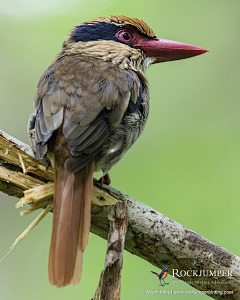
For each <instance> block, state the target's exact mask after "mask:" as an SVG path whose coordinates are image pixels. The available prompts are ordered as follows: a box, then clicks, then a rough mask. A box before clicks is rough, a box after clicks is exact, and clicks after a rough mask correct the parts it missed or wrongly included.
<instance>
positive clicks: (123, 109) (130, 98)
mask: <svg viewBox="0 0 240 300" xmlns="http://www.w3.org/2000/svg"><path fill="white" fill-rule="evenodd" d="M205 52H207V50H206V49H204V48H201V47H197V46H192V45H188V44H183V43H179V42H174V41H170V40H165V39H158V38H157V37H156V36H155V34H154V32H153V30H152V29H151V28H150V27H149V26H148V25H147V24H146V23H145V22H144V21H142V20H138V19H136V18H128V17H125V16H109V17H99V18H97V19H94V20H90V21H87V22H83V23H80V24H78V25H76V26H75V27H74V28H73V29H72V31H70V33H69V34H68V35H67V37H66V39H65V41H64V42H63V45H62V50H61V51H60V52H59V53H58V54H57V56H56V57H55V59H54V61H53V62H52V64H51V65H50V66H49V67H48V68H47V70H46V71H45V72H44V73H43V75H42V77H41V78H40V80H39V83H38V85H37V93H36V96H35V99H34V108H35V113H34V115H33V118H32V120H31V121H30V123H29V124H30V125H29V129H34V130H35V152H36V157H37V159H42V158H46V157H47V159H48V161H49V163H50V164H51V166H52V167H54V170H55V171H54V173H55V175H54V206H53V224H52V237H51V245H50V252H49V264H48V274H49V282H50V284H51V285H56V286H57V287H64V286H67V285H69V284H71V285H77V284H78V283H79V282H80V279H81V273H82V260H83V252H84V249H85V247H86V245H87V243H88V236H89V230H90V224H91V195H92V188H93V172H97V171H102V173H103V176H102V177H101V179H100V181H101V182H102V183H105V184H110V177H109V174H108V172H109V170H110V169H111V168H112V166H114V165H115V164H116V163H117V162H118V161H119V160H120V159H121V158H122V157H123V156H124V154H125V153H126V151H127V150H128V149H129V148H130V147H131V146H132V145H133V143H134V142H135V141H136V140H137V139H138V137H139V136H140V135H141V133H142V132H143V130H144V127H145V124H146V121H147V118H148V113H149V84H148V81H147V78H146V70H147V68H148V67H149V66H150V65H151V64H157V63H161V62H165V61H172V60H178V59H184V58H188V57H192V56H196V55H199V54H203V53H205Z"/></svg>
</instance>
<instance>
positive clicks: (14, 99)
mask: <svg viewBox="0 0 240 300" xmlns="http://www.w3.org/2000/svg"><path fill="white" fill-rule="evenodd" d="M239 12H240V2H239V1H237V0H232V1H226V0H225V1H224V0H210V1H204V0H203V1H199V0H191V1H190V0H186V1H181V0H175V1H174V0H172V1H165V0H148V1H143V0H141V1H140V0H139V1H133V0H128V1H125V0H118V1H116V0H111V1H109V0H102V1H97V0H87V1H81V0H78V1H75V0H68V1H66V0H61V1H57V0H48V1H46V0H43V1H31V0H24V1H23V0H22V1H20V0H8V1H6V0H2V1H1V3H0V26H1V30H0V41H1V42H0V103H1V105H0V129H2V130H4V131H6V132H7V133H9V134H11V135H13V136H15V137H16V138H18V139H20V140H22V141H24V142H26V143H29V140H28V136H27V132H26V124H27V121H28V117H29V114H30V113H31V112H32V103H33V98H34V95H35V91H36V85H37V82H38V80H39V78H40V76H41V75H42V73H43V72H44V70H45V69H46V68H47V67H48V66H49V64H50V63H51V61H52V60H53V58H54V56H55V55H56V54H57V53H58V52H59V51H60V49H61V43H62V41H63V40H64V37H65V36H66V35H67V33H68V31H69V30H70V29H71V28H73V26H75V24H76V23H78V22H82V21H86V20H89V19H93V18H96V17H98V16H107V15H110V14H112V15H115V14H116V15H121V14H123V15H127V16H129V17H137V18H139V19H143V20H144V21H145V22H147V23H148V24H149V25H150V27H152V28H153V29H154V31H155V33H156V35H157V36H158V37H161V38H167V39H172V40H177V41H181V42H185V43H190V44H193V45H198V46H202V47H204V48H206V49H208V50H209V53H206V54H204V55H201V56H199V57H195V58H192V59H188V60H182V61H177V62H171V63H164V64H159V65H154V66H151V67H150V69H149V70H148V73H147V75H148V79H149V81H150V83H151V107H150V116H149V121H148V123H147V127H146V129H145V132H144V133H143V135H142V137H141V138H140V139H139V141H138V142H137V143H136V144H135V145H134V146H133V148H132V149H131V150H130V151H129V152H128V153H127V154H126V156H125V157H124V159H123V160H122V161H121V162H120V163H119V164H118V165H117V166H115V167H114V168H113V169H112V170H111V172H110V175H111V179H112V186H113V187H115V188H117V189H119V190H121V191H122V192H124V193H126V194H129V195H131V196H132V197H134V198H136V199H138V200H139V201H142V202H144V203H146V204H148V205H149V206H151V207H153V208H155V209H156V210H158V211H160V212H161V213H163V214H164V215H166V216H168V217H169V218H172V219H174V220H176V221H177V222H179V223H181V224H183V225H184V226H186V227H187V228H190V229H192V230H194V231H196V232H197V233H199V234H200V235H203V236H204V237H206V238H207V239H209V240H211V241H213V242H214V243H216V244H218V245H220V246H222V247H224V248H226V249H228V250H229V251H231V252H233V253H234V254H236V255H240V250H239V249H240V238H239V209H240V201H239V194H240V184H239V183H240V138H239V129H240V123H239V117H240V113H239V110H240V101H239V94H240V90H239V75H240V74H239V72H240V59H239V46H240V36H239V35H240V34H239ZM16 200H17V199H16V198H12V197H8V196H6V195H4V194H2V193H1V194H0V201H1V210H0V238H1V243H0V256H3V255H4V254H5V253H6V252H7V251H8V248H9V247H10V245H11V244H12V243H13V241H14V240H15V238H16V237H18V236H19V235H20V234H21V233H22V231H23V230H24V229H25V228H26V227H27V226H28V224H29V223H30V222H31V221H32V220H33V219H34V218H35V217H36V215H37V214H38V213H35V214H31V215H28V216H26V217H24V218H20V217H19V210H15V208H14V204H15V203H16ZM51 222H52V215H51V214H49V215H48V216H47V217H46V218H45V219H44V220H43V221H42V222H41V223H40V224H39V225H38V226H37V227H36V228H35V229H34V231H32V232H31V233H30V234H29V236H28V237H27V238H26V239H24V240H23V241H22V242H21V243H20V244H19V245H18V246H17V247H16V248H15V249H14V251H12V252H11V254H10V255H9V256H8V257H6V258H5V259H4V260H3V261H2V262H1V263H0V299H1V300H10V299H11V300H12V299H16V300H23V299H24V300H40V299H41V300H43V299H44V300H48V299H59V300H63V299H71V300H73V299H84V300H85V299H91V297H92V296H93V294H94V291H95V289H96V286H97V283H98V280H99V275H100V272H101V270H102V269H103V265H104V257H105V251H106V242H105V241H104V240H102V239H101V238H99V237H97V236H95V235H93V234H90V240H89V244H88V246H87V249H86V251H85V254H84V266H83V276H82V281H81V283H80V285H79V286H77V287H67V288H64V289H57V288H55V287H52V286H50V285H49V283H48V275H47V263H48V251H49V245H50V236H51ZM151 270H152V271H158V270H157V269H156V268H155V267H154V266H152V265H150V264H149V263H148V262H146V261H143V260H141V259H140V258H138V257H135V256H133V255H131V254H129V253H127V252H125V253H124V268H123V272H122V290H121V294H122V299H124V300H125V299H127V300H128V299H150V298H151V299H155V298H159V297H160V295H142V294H141V290H147V289H148V290H151V289H152V290H159V288H160V287H159V282H158V279H157V278H156V277H155V276H154V275H153V274H151V273H150V271H151ZM166 281H167V282H170V285H168V287H166V290H171V289H172V290H193V288H192V287H191V286H188V285H187V284H173V279H172V278H171V276H168V277H167V279H166ZM191 297H194V299H195V300H197V299H207V296H200V295H199V296H191V295H188V296H186V295H183V296H175V297H174V296H161V298H162V299H165V298H166V299H188V298H191Z"/></svg>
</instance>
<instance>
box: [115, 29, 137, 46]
mask: <svg viewBox="0 0 240 300" xmlns="http://www.w3.org/2000/svg"><path fill="white" fill-rule="evenodd" d="M116 37H117V38H118V39H119V40H120V41H122V42H125V43H130V42H131V41H132V39H133V36H132V34H131V32H129V31H126V30H121V31H119V32H118V33H117V34H116Z"/></svg>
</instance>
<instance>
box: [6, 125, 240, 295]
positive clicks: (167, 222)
mask: <svg viewBox="0 0 240 300" xmlns="http://www.w3.org/2000/svg"><path fill="white" fill-rule="evenodd" d="M19 155H20V157H19ZM20 158H21V159H20ZM23 170H25V173H26V174H23ZM52 181H53V169H52V168H47V167H46V165H44V163H43V162H39V161H37V160H36V159H35V158H34V155H33V152H32V150H31V148H30V146H28V145H26V144H24V143H22V142H20V141H18V140H16V139H14V138H13V137H10V136H8V135H7V134H6V133H4V132H1V131H0V190H1V191H3V192H4V193H7V194H9V195H11V196H16V197H19V198H20V197H22V194H23V192H24V191H25V190H28V189H32V190H30V191H29V190H28V191H26V193H25V197H24V198H23V200H22V201H20V205H23V204H24V203H27V204H30V205H31V206H32V207H31V209H30V210H31V211H32V210H35V209H37V208H40V207H42V208H46V206H47V205H48V204H51V203H52V195H53V183H52ZM46 182H48V183H46ZM39 189H41V192H40V193H39ZM41 195H42V196H41ZM119 201H126V202H127V206H128V217H129V222H128V231H127V234H126V240H125V249H126V250H127V251H129V252H130V253H132V254H135V255H137V256H139V257H140V258H142V259H144V260H146V261H148V262H150V263H151V264H152V265H154V266H156V267H157V268H162V267H163V266H164V265H167V264H168V265H171V268H170V269H169V273H170V274H173V269H174V270H176V269H177V270H178V275H180V271H182V273H181V274H182V275H183V276H182V277H181V278H179V279H181V280H183V281H186V282H188V283H189V282H190V281H191V283H190V285H191V286H193V287H195V288H196V289H198V290H200V291H206V293H209V294H208V295H209V296H210V297H212V298H214V299H240V258H239V257H238V256H236V255H234V254H232V253H230V252H229V251H227V250H226V249H224V248H221V247H219V246H217V245H215V244H214V243H212V242H210V241H209V240H207V239H205V238H204V237H202V236H200V235H198V234H197V233H195V232H193V231H191V230H189V229H187V228H185V227H184V226H182V225H181V224H179V223H177V222H175V221H173V220H171V219H169V218H167V217H166V216H164V215H162V214H161V213H159V212H157V211H156V210H154V209H152V208H151V207H149V206H147V205H146V204H144V203H141V202H139V201H137V200H135V199H133V198H131V197H129V196H127V195H125V194H123V193H122V192H120V191H117V190H115V189H113V188H112V187H110V186H106V185H103V187H100V186H99V185H98V183H97V182H96V181H94V191H93V197H92V225H91V232H93V233H95V234H97V235H98V236H100V237H102V238H104V239H107V238H108V231H109V221H108V214H109V212H110V209H111V205H115V204H116V203H117V202H119ZM184 270H185V271H187V270H192V271H194V272H195V273H194V272H188V274H189V275H190V276H184V275H185V273H184ZM203 270H204V271H205V274H204V272H203ZM207 270H208V274H207V275H206V271H207ZM201 271H202V272H201ZM209 271H211V273H210V272H209ZM227 272H229V276H226V275H228V273H227ZM194 274H195V275H196V274H197V275H199V276H193V275H194ZM204 275H205V276H204ZM175 276H176V277H177V275H176V271H175ZM177 278H178V277H177ZM203 282H204V284H203ZM206 282H207V284H206ZM212 291H223V294H222V295H220V293H217V294H212ZM225 291H229V292H230V293H231V294H224V292H225Z"/></svg>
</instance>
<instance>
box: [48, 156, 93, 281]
mask: <svg viewBox="0 0 240 300" xmlns="http://www.w3.org/2000/svg"><path fill="white" fill-rule="evenodd" d="M93 165H94V163H91V164H89V165H87V166H86V167H84V168H83V169H81V170H80V171H78V172H76V173H70V172H69V171H67V170H66V169H65V168H64V157H63V156H62V157H58V155H57V153H56V155H55V189H54V207H53V230H52V239H51V246H50V253H49V265H48V274H49V281H50V283H51V284H52V285H56V286H57V287H63V286H66V285H69V284H72V285H77V284H78V283H79V282H80V279H81V273H82V256H83V251H84V248H85V246H86V245H87V242H88V235H89V230H90V224H91V195H92V186H93Z"/></svg>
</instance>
